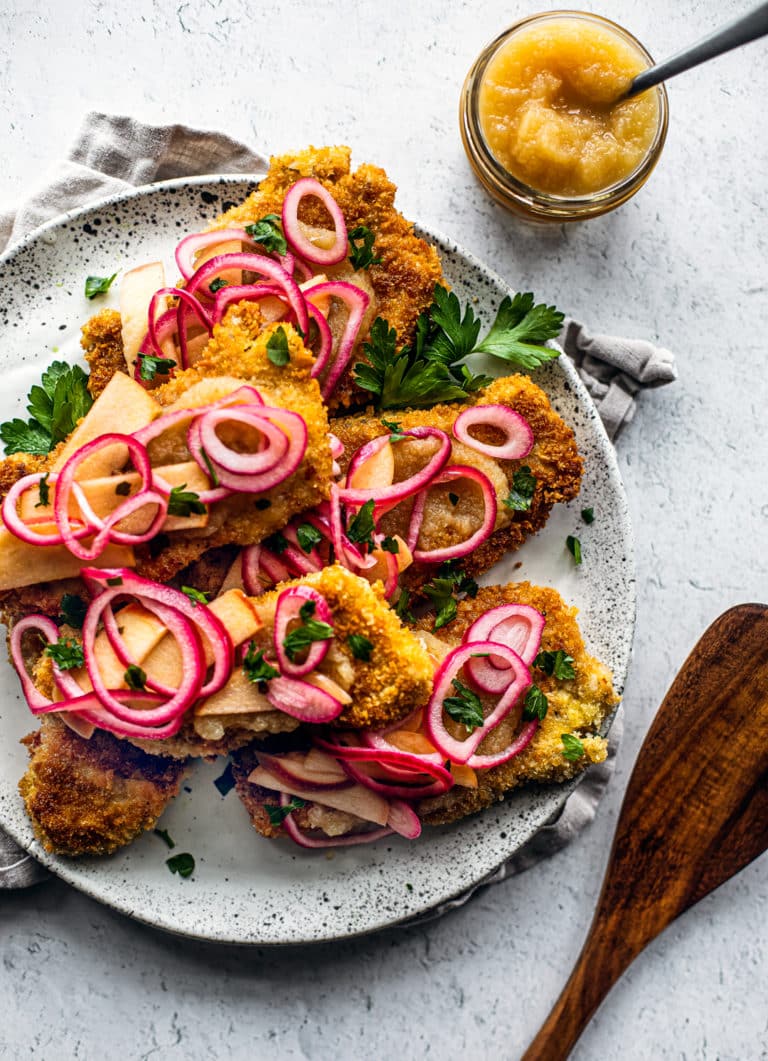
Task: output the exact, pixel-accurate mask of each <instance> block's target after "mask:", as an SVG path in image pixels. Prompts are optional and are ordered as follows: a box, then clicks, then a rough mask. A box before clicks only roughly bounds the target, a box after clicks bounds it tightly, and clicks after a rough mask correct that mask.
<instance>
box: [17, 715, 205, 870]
mask: <svg viewBox="0 0 768 1061" xmlns="http://www.w3.org/2000/svg"><path fill="white" fill-rule="evenodd" d="M22 743H23V744H25V745H26V746H27V749H28V751H29V756H30V763H29V767H28V768H27V772H26V774H25V775H24V777H23V778H22V779H21V781H20V782H19V791H20V792H21V795H22V796H23V798H24V803H25V804H26V808H27V812H28V814H29V816H30V818H31V820H32V824H33V826H34V829H35V833H36V835H37V837H38V838H39V840H40V842H41V843H42V844H43V846H44V847H45V849H46V851H51V852H54V853H55V854H57V855H69V856H78V855H107V854H110V853H111V852H112V851H116V850H117V849H118V848H119V847H123V846H124V845H125V844H128V843H130V842H131V840H134V839H135V838H136V837H137V836H139V835H140V834H141V833H142V832H144V831H145V830H146V829H151V828H153V826H154V825H155V824H156V822H157V820H158V818H159V817H160V815H161V814H162V813H163V811H164V810H165V808H166V807H167V806H168V804H169V802H170V801H171V800H172V799H173V797H174V796H175V795H176V794H177V793H178V791H179V787H180V785H181V781H182V778H183V777H184V774H185V773H186V763H185V762H180V761H177V760H175V759H168V758H164V757H160V756H156V755H145V754H144V752H142V751H139V749H138V748H133V747H131V745H129V744H127V743H126V742H125V741H122V740H118V739H117V738H115V737H113V736H112V735H111V734H109V733H105V732H103V731H101V730H96V732H95V733H94V734H93V736H92V737H91V739H90V740H83V739H82V737H79V736H78V735H77V734H76V733H74V732H73V731H72V730H71V729H70V728H69V727H68V726H66V725H65V724H64V723H63V722H62V721H61V720H60V719H58V718H55V717H51V716H47V717H45V718H44V719H43V720H42V724H41V726H40V729H38V730H37V731H36V732H34V733H30V734H28V736H26V737H24V738H23V740H22Z"/></svg>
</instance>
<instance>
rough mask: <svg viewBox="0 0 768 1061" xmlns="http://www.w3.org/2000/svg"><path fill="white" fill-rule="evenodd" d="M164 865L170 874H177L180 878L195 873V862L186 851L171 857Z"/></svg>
mask: <svg viewBox="0 0 768 1061" xmlns="http://www.w3.org/2000/svg"><path fill="white" fill-rule="evenodd" d="M165 864H166V866H167V867H168V869H169V870H170V871H171V873H178V875H179V876H180V877H191V876H192V874H193V873H194V872H195V860H194V858H193V857H192V855H190V854H189V852H188V851H182V852H181V854H178V855H171V857H170V858H168V859H166V861H165Z"/></svg>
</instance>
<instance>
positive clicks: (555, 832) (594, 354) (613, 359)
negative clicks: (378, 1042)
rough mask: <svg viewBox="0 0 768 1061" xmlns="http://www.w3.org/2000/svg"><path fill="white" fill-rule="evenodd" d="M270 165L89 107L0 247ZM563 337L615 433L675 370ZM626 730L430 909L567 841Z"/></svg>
mask: <svg viewBox="0 0 768 1061" xmlns="http://www.w3.org/2000/svg"><path fill="white" fill-rule="evenodd" d="M265 172H266V161H265V159H264V157H263V156H262V155H259V154H257V153H256V152H254V151H252V150H251V149H250V148H248V147H247V146H246V145H244V144H241V143H238V142H237V141H235V140H232V139H230V138H229V137H227V136H224V135H222V134H221V133H215V132H206V131H203V130H199V129H191V128H189V127H187V126H185V125H170V126H150V125H143V124H142V123H141V122H137V121H135V120H134V119H132V118H128V117H124V116H115V115H108V114H100V113H98V112H91V113H90V114H88V115H86V118H85V120H84V122H83V125H82V128H81V130H80V133H79V135H78V137H77V140H76V141H75V144H74V147H73V148H72V150H71V152H70V154H69V157H68V158H67V159H66V160H65V161H64V162H63V163H61V164H60V165H59V166H58V167H57V168H56V169H55V170H54V172H53V173H52V174H51V176H50V178H49V180H48V181H47V183H45V184H44V185H43V186H42V187H41V188H40V189H39V190H38V192H37V193H36V194H35V195H33V196H32V198H31V199H30V200H28V201H27V202H26V203H24V204H23V206H21V207H20V208H19V209H16V210H7V211H5V212H4V213H0V249H5V248H6V247H7V246H9V245H10V244H11V243H15V242H16V241H17V240H19V239H21V238H22V237H23V236H25V235H27V234H28V233H29V232H31V231H32V230H33V229H35V228H37V227H38V226H39V225H41V224H42V223H43V222H45V221H48V220H49V219H50V218H53V217H56V216H57V215H58V214H61V213H63V212H64V211H66V210H71V209H73V208H76V207H78V206H84V205H86V204H87V203H90V202H94V201H96V200H97V199H102V198H104V197H105V196H109V195H113V194H115V193H117V192H120V191H123V190H125V189H127V188H129V187H131V186H133V185H138V184H148V183H151V182H152V181H158V180H167V179H169V178H172V177H184V176H192V175H196V174H204V173H247V174H248V175H249V176H257V177H259V176H263V175H264V173H265ZM561 342H562V343H563V346H564V349H565V351H566V353H567V354H568V356H569V357H571V358H572V359H573V360H574V362H575V364H576V366H577V369H578V371H579V374H580V375H581V377H582V379H584V381H585V383H586V385H587V389H588V390H589V391H590V393H591V394H592V396H593V398H594V399H595V400H596V403H597V407H598V410H599V412H600V415H601V416H602V417H603V418H604V421H605V422H606V429H607V430H608V433H609V435H610V437H611V438H613V437H615V435H616V433H617V432H618V430H619V429H620V427H621V426H622V424H624V423H627V422H628V421H629V420H630V419H631V416H632V414H633V412H634V403H635V397H634V396H635V394H636V393H637V392H638V391H639V390H642V389H643V388H645V387H649V386H658V385H659V384H660V383H664V382H668V381H669V380H671V379H674V378H675V370H674V363H673V358H672V355H671V354H669V353H667V352H666V351H663V350H659V349H657V348H656V347H653V346H652V345H651V344H650V343H646V342H644V341H642V340H629V339H614V338H611V337H608V336H594V337H591V336H589V335H588V333H587V332H586V330H585V329H584V328H583V326H582V325H579V324H577V323H576V322H574V321H568V322H566V327H565V329H564V331H563V335H562V336H561ZM622 728H623V724H622V718H621V712H619V714H618V715H617V717H616V719H615V721H614V723H613V727H612V729H611V741H610V745H609V750H608V758H607V760H606V762H605V763H601V764H599V765H596V766H592V767H590V769H589V770H588V771H587V773H586V775H585V777H584V779H583V781H582V782H581V783H580V785H579V787H578V788H577V789H576V790H575V791H574V792H573V793H572V795H571V796H570V797H569V798H568V800H567V801H566V803H565V805H564V807H563V809H562V810H561V811H560V812H558V814H557V815H556V816H555V817H554V818H553V819H552V820H551V821H550V822H548V823H547V824H546V825H545V826H544V827H543V828H542V829H541V830H539V832H538V833H537V834H536V836H534V837H533V839H532V840H531V841H530V842H529V843H528V844H526V845H525V847H524V848H522V849H521V850H520V851H518V852H517V854H516V855H515V856H514V857H513V858H511V859H510V860H509V861H508V862H507V863H505V864H504V865H503V866H501V867H500V868H499V869H498V870H496V871H494V873H493V874H491V875H490V876H489V877H488V878H487V879H486V880H484V881H483V882H481V884H480V885H477V886H476V887H475V888H473V889H471V891H469V892H466V893H464V894H463V895H461V896H459V897H458V898H456V899H453V900H451V901H450V902H449V903H445V904H444V905H443V906H440V907H438V908H436V910H435V911H432V912H431V913H430V915H429V916H437V915H438V914H441V913H443V912H444V911H445V910H447V909H450V908H452V907H455V906H460V905H462V904H463V903H465V902H466V901H467V899H469V898H470V896H471V895H473V894H474V892H475V891H476V890H477V887H481V886H482V885H485V884H492V883H496V882H497V881H500V880H503V879H504V878H505V877H508V876H512V875H514V874H515V873H520V872H522V871H523V870H525V869H528V867H529V866H532V865H534V864H535V863H536V862H538V861H539V859H541V858H544V857H546V856H547V855H551V854H553V853H554V852H555V851H558V850H560V848H561V847H564V846H565V845H566V844H567V843H569V842H570V840H571V839H572V838H573V836H575V834H576V833H577V832H579V830H581V829H582V828H583V827H584V826H585V825H587V824H588V823H589V822H590V821H591V820H592V818H593V817H594V815H595V811H596V808H597V804H598V802H599V800H600V797H601V795H602V793H603V790H604V789H605V786H606V785H607V783H608V780H609V779H610V777H611V774H612V773H613V768H614V762H615V756H616V749H617V747H618V744H619V740H620V738H621V730H622ZM45 876H47V871H46V870H45V869H44V868H43V867H42V866H41V865H40V864H39V863H38V862H36V861H35V860H34V859H33V858H32V857H31V856H29V855H27V854H26V853H25V852H24V851H23V850H22V849H21V848H19V847H18V846H17V845H16V844H15V843H14V842H13V840H11V839H10V837H8V836H7V835H6V834H4V833H3V832H2V830H1V829H0V889H2V888H23V887H26V886H28V885H31V884H35V883H37V881H39V880H42V879H43V878H44V877H45Z"/></svg>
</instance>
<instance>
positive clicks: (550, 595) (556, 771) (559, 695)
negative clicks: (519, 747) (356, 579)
mask: <svg viewBox="0 0 768 1061" xmlns="http://www.w3.org/2000/svg"><path fill="white" fill-rule="evenodd" d="M511 603H518V604H528V605H531V606H532V607H534V608H536V609H538V611H540V612H542V614H544V615H545V616H546V624H545V626H544V632H543V634H542V639H541V648H542V650H543V651H550V652H556V651H557V649H562V650H563V651H564V652H565V653H566V654H567V655H569V656H572V657H573V660H574V662H573V668H574V670H575V672H576V676H575V678H573V679H572V680H571V681H563V680H561V679H557V678H555V677H553V676H551V675H546V674H545V673H544V671H542V670H541V668H539V667H533V668H532V671H533V681H534V683H535V684H536V685H538V686H539V688H540V689H541V691H542V692H543V693H545V695H546V697H547V700H548V701H549V710H548V712H547V715H546V717H545V718H544V720H543V722H542V723H541V724H540V726H539V729H538V730H537V732H536V735H535V736H534V738H533V740H532V741H531V743H530V744H529V745H528V747H527V748H525V750H524V751H522V752H521V753H520V754H519V755H518V756H516V757H515V758H514V759H510V761H509V762H507V763H503V764H502V765H501V766H495V767H492V768H491V769H490V770H479V771H478V772H477V779H478V787H477V788H476V789H473V788H462V787H460V786H459V785H455V786H454V787H453V788H452V789H451V790H450V791H449V792H447V793H446V794H445V795H444V796H437V797H435V798H433V799H428V800H422V802H421V803H420V804H419V806H418V807H417V811H418V814H419V817H420V818H421V819H422V820H423V821H425V822H427V823H429V824H430V825H445V824H447V823H448V822H453V821H457V820H458V819H459V818H464V817H466V816H467V815H468V814H474V813H475V812H476V811H479V810H482V808H483V807H487V806H489V805H490V804H492V803H495V802H497V801H498V800H500V799H503V798H504V794H505V793H506V792H509V791H510V790H511V789H513V788H517V787H518V786H519V785H524V784H528V783H530V782H538V783H542V784H550V783H553V782H559V781H567V780H568V779H569V778H572V777H575V776H576V775H577V774H579V773H581V772H582V770H584V769H586V767H587V766H589V764H590V763H596V762H602V761H603V759H605V756H606V744H607V742H606V740H605V738H603V737H600V736H599V735H598V730H599V728H600V726H601V724H602V723H603V721H604V719H605V718H606V717H607V715H608V714H609V713H610V711H611V709H612V708H613V707H614V705H615V704H616V703H618V699H619V698H618V697H617V695H616V693H615V692H614V690H613V685H612V680H611V673H610V671H609V670H608V668H607V667H606V666H605V665H604V664H602V663H601V662H600V661H599V660H597V659H595V658H594V656H591V655H590V654H589V653H588V652H587V650H586V648H585V647H584V641H583V639H582V636H581V632H580V631H579V628H578V626H577V624H576V614H577V613H576V609H575V608H571V607H569V606H568V605H567V604H565V602H564V601H563V599H562V597H561V596H560V594H559V593H558V592H557V591H556V590H554V589H549V588H546V587H542V586H533V585H531V583H530V582H519V583H511V584H510V585H508V586H488V587H484V588H482V589H481V590H480V591H479V593H478V594H477V597H476V598H475V599H474V600H464V601H461V602H460V604H459V606H458V614H457V617H456V619H455V620H454V621H453V622H452V623H451V624H450V625H449V626H448V627H445V628H444V629H442V630H440V631H439V634H440V636H441V637H442V638H444V639H445V640H446V641H450V643H451V645H452V646H453V645H457V644H459V642H460V641H461V638H462V637H463V635H464V633H465V632H466V630H467V629H468V628H469V627H470V626H471V624H472V623H473V622H475V620H477V619H479V618H480V616H481V615H484V614H485V612H487V611H488V610H489V609H490V608H495V607H497V606H498V605H500V604H511ZM420 625H421V627H422V629H430V628H431V623H430V622H428V621H427V620H423V621H422V623H421V624H420ZM518 724H519V716H518V715H517V714H516V713H513V715H511V716H510V717H509V719H508V720H505V721H504V722H502V723H501V724H500V725H499V726H498V727H497V728H496V729H495V730H494V731H493V732H492V733H491V734H489V736H488V737H486V739H485V740H484V741H483V743H482V744H481V745H480V747H479V749H478V753H479V754H483V755H490V754H493V753H494V752H497V751H502V750H503V749H504V748H505V747H506V746H507V745H508V744H509V743H510V742H511V740H512V738H513V736H514V733H515V731H516V729H517V728H518ZM563 733H571V734H574V735H575V736H577V737H578V738H579V739H580V740H581V743H582V745H583V746H584V753H585V754H584V756H583V757H582V758H581V759H578V760H577V761H576V762H571V761H570V760H568V759H566V758H565V757H564V755H563V742H562V734H563Z"/></svg>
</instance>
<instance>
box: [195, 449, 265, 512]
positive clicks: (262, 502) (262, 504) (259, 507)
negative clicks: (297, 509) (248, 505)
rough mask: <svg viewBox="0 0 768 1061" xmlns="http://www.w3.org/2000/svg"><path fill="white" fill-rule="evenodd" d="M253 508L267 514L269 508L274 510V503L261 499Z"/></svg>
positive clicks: (255, 502) (254, 503)
mask: <svg viewBox="0 0 768 1061" xmlns="http://www.w3.org/2000/svg"><path fill="white" fill-rule="evenodd" d="M203 453H205V450H203ZM253 507H254V508H255V509H256V510H257V511H258V512H266V511H267V509H268V508H272V502H271V501H270V500H269V498H268V497H260V498H258V499H257V500H256V501H254V502H253Z"/></svg>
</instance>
